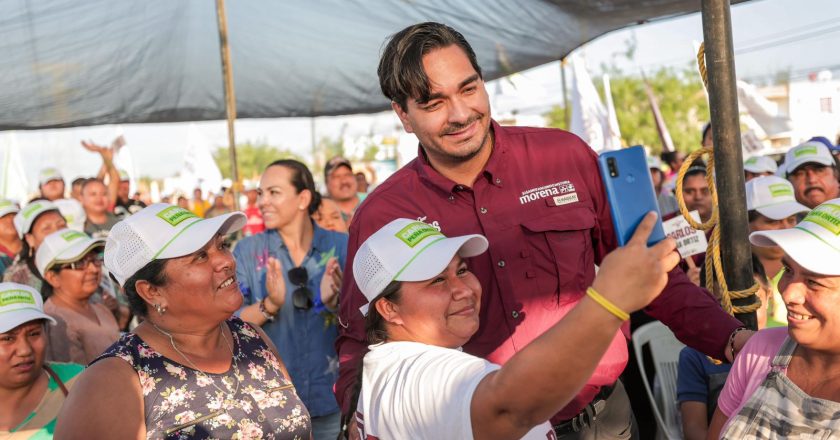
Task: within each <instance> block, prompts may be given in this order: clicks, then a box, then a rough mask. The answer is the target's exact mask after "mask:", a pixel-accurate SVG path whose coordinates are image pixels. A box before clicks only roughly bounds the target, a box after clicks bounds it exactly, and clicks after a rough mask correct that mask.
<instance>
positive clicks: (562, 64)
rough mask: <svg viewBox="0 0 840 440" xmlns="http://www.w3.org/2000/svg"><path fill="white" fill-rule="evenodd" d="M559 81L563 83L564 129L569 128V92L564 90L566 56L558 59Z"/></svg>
mask: <svg viewBox="0 0 840 440" xmlns="http://www.w3.org/2000/svg"><path fill="white" fill-rule="evenodd" d="M560 82H561V83H562V85H563V122H565V123H566V126H565V127H563V128H564V129H565V130H569V129H570V128H571V124H572V123H571V120H570V119H571V110H570V109H569V92H568V90H566V57H563V58H561V59H560Z"/></svg>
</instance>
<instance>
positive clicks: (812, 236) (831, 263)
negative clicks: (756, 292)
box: [750, 199, 840, 276]
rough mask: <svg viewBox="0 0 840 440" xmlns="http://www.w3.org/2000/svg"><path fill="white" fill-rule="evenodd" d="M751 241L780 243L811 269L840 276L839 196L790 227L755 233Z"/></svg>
mask: <svg viewBox="0 0 840 440" xmlns="http://www.w3.org/2000/svg"><path fill="white" fill-rule="evenodd" d="M750 243H752V244H754V245H756V246H779V247H780V248H782V250H784V251H785V253H786V254H787V255H788V256H789V257H790V258H793V260H794V261H796V262H797V263H798V264H799V265H800V266H802V267H804V268H805V269H807V270H809V271H811V272H814V273H818V274H822V275H832V276H837V275H840V199H833V200H829V201H827V202H825V203H823V204H822V205H819V206H817V207H816V208H814V209H813V210H812V211H811V212H809V213H808V215H807V216H805V218H804V219H803V220H802V221H801V222H799V224H797V225H796V226H794V227H792V228H790V229H778V230H773V231H759V232H753V233H752V234H750Z"/></svg>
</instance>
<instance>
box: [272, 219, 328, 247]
mask: <svg viewBox="0 0 840 440" xmlns="http://www.w3.org/2000/svg"><path fill="white" fill-rule="evenodd" d="M310 221H312V230H313V231H312V249H314V250H316V251H318V252H320V253H323V252H329V251H330V249H331V248H332V246H331V242H330V234H329V232H328V231H327V230H326V229H323V228H321V227H320V226H318V224H317V223H315V221H313V220H310ZM265 234H266V237H267V238H268V239H269V240H272V241H273V240H276V241H277V243H278V244H279V245H280V247H282V248H284V249H285V248H286V243H284V242H283V238H281V237H280V233H279V232H277V229H268V230H266V231H265Z"/></svg>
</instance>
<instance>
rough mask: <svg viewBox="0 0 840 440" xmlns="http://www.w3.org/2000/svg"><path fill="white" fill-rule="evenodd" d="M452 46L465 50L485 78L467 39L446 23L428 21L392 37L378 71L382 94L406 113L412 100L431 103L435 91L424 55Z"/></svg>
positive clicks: (477, 70)
mask: <svg viewBox="0 0 840 440" xmlns="http://www.w3.org/2000/svg"><path fill="white" fill-rule="evenodd" d="M452 45H455V46H458V47H460V48H461V49H462V50H463V51H464V53H465V54H466V55H467V58H469V60H470V64H472V67H473V69H475V71H476V73H478V76H479V78H481V77H482V76H481V67H479V66H478V61H477V60H476V57H475V51H473V49H472V47H471V46H470V44H469V43H467V40H466V38H464V36H463V35H461V33H460V32H458V31H456V30H455V29H452V28H451V27H449V26H447V25H445V24H440V23H434V22H426V23H420V24H415V25H412V26H409V27H407V28H405V29H403V30H401V31H399V32H397V33H396V34H394V35H393V36H391V39H390V40H389V41H388V44H387V45H386V46H385V50H384V51H383V52H382V56H381V58H380V59H379V67H378V68H377V69H376V73H377V74H378V75H379V87H380V88H381V89H382V93H383V94H384V95H385V96H386V97H387V98H388V99H390V100H391V101H393V102H396V103H397V105H399V106H400V108H402V109H403V110H406V108H407V107H406V103H407V101H408V98H417V99H418V101H419V102H425V101H428V100H429V98H430V96H431V90H430V87H429V77H428V76H427V75H426V71H425V70H423V56H424V55H426V54H428V53H429V52H431V51H433V50H435V49H441V48H444V47H449V46H452Z"/></svg>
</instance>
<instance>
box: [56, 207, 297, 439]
mask: <svg viewBox="0 0 840 440" xmlns="http://www.w3.org/2000/svg"><path fill="white" fill-rule="evenodd" d="M244 225H245V216H244V215H243V214H242V213H240V212H235V213H230V214H225V215H222V216H219V217H215V218H212V219H206V220H205V219H202V218H199V217H197V216H196V215H195V214H194V213H192V212H190V211H188V210H186V209H183V208H180V207H177V206H172V205H166V204H162V203H158V204H154V205H150V206H149V207H147V208H145V209H143V210H141V211H140V212H138V213H136V214H134V215H132V216H131V217H128V218H127V219H125V220H123V221H121V222H119V223H117V224H116V225H115V226H114V227H113V228H112V229H111V233H110V235H109V236H108V239H107V241H106V244H105V266H106V267H107V268H108V271H109V272H110V274H111V276H113V277H114V278H115V279H116V280H117V282H119V284H120V285H122V286H123V287H124V288H125V290H126V294H127V296H128V298H129V302H130V304H131V306H132V309H133V311H134V312H135V314H137V315H139V316H142V317H143V318H144V320H143V322H142V323H141V324H140V325H139V326H137V327H136V328H135V329H134V331H133V332H132V333H128V334H126V335H124V336H123V337H121V338H120V340H119V341H117V343H115V344H114V345H113V346H111V347H110V348H109V349H108V350H107V351H106V352H105V353H104V354H103V355H102V356H100V357H99V358H97V359H96V360H94V361H93V362H92V363H91V365H90V366H89V367H88V369H87V370H86V371H85V373H84V374H82V377H81V378H80V380H79V384H78V385H77V388H76V391H75V392H74V393H73V394H71V395H70V398H69V399H68V402H67V404H66V405H65V406H64V409H63V410H62V413H61V414H60V416H59V419H58V424H57V425H56V436H57V437H60V438H67V439H75V438H79V439H89V438H114V439H122V438H178V439H186V438H262V437H270V438H276V439H292V438H302V439H305V438H309V433H310V422H309V414H308V413H307V411H306V408H305V407H304V406H303V404H302V403H301V402H300V400H299V399H298V397H297V394H296V393H295V389H294V386H293V385H292V384H291V382H290V381H289V379H288V375H287V374H286V372H285V368H284V366H283V363H282V361H281V360H280V357H279V356H278V355H277V351H276V348H274V347H273V345H272V344H271V342H270V341H268V340H267V338H266V337H265V335H264V334H263V333H262V332H261V331H260V330H259V328H258V327H254V326H252V325H251V324H247V323H245V322H243V321H242V320H240V319H238V318H231V316H232V315H233V314H234V312H236V311H237V310H238V309H239V307H240V305H241V304H242V293H241V292H240V290H239V284H238V283H237V280H236V262H235V261H234V259H233V256H232V255H231V253H230V251H229V249H228V246H227V244H226V243H225V236H226V235H227V234H228V233H231V232H235V231H238V230H239V229H241V228H242V227H243V226H244Z"/></svg>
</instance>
